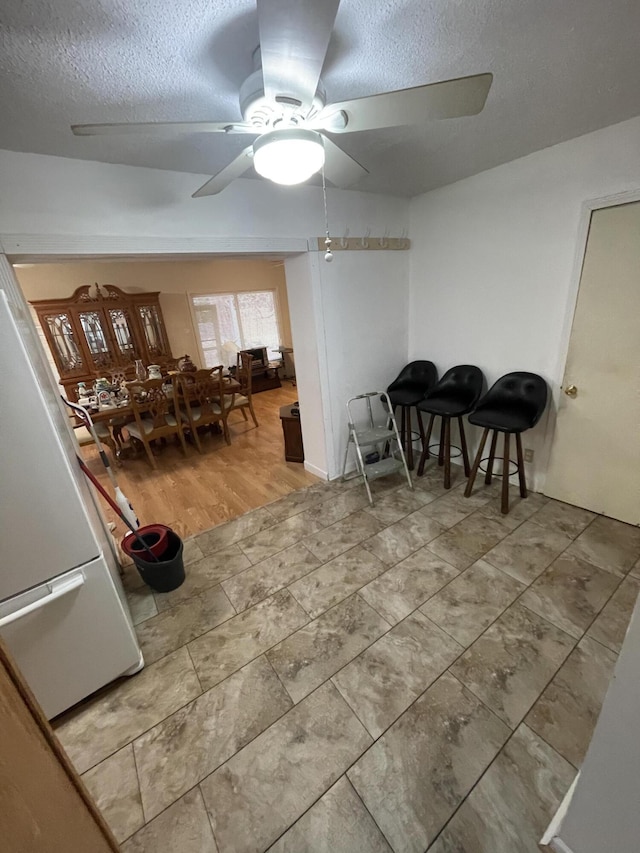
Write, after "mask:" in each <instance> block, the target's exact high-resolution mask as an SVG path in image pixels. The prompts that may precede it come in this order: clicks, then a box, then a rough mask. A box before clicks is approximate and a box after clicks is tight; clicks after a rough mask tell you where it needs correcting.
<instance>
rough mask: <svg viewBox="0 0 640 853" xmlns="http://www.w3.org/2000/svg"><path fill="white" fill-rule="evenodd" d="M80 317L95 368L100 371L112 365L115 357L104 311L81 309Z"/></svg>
mask: <svg viewBox="0 0 640 853" xmlns="http://www.w3.org/2000/svg"><path fill="white" fill-rule="evenodd" d="M78 318H79V320H80V325H81V326H82V331H83V332H84V337H85V340H86V342H87V347H88V349H89V355H90V356H91V361H92V362H93V366H94V367H95V369H96V370H97V371H100V370H102V369H103V368H106V367H112V366H113V363H114V359H113V355H112V353H111V351H110V349H109V339H108V337H107V332H106V330H105V327H104V315H103V314H102V311H80V312H78Z"/></svg>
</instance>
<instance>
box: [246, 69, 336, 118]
mask: <svg viewBox="0 0 640 853" xmlns="http://www.w3.org/2000/svg"><path fill="white" fill-rule="evenodd" d="M325 104H326V94H325V90H324V86H323V85H322V81H321V80H318V87H317V89H316V93H315V95H314V97H313V101H312V103H311V107H310V108H309V109H305V108H304V107H303V106H302V104H301V103H300V101H299V100H298V99H297V98H295V97H294V96H293V95H287V94H286V93H285V92H283V93H282V94H280V95H277V96H276V99H275V100H273V99H272V98H268V97H267V96H266V95H265V91H264V81H263V77H262V69H261V68H259V69H258V70H257V71H254V72H253V73H252V74H250V75H249V76H248V77H247V79H246V80H245V81H244V82H243V84H242V85H241V86H240V111H241V113H242V117H243V119H244V120H245V121H248V122H250V123H251V124H253V125H255V127H256V129H258V130H260V131H265V130H274V129H275V128H276V127H277V126H278V125H281V124H282V125H283V126H284V127H290V126H291V125H294V126H295V125H298V126H301V127H304V125H305V123H306V122H307V121H308V120H310V119H312V118H313V117H314V116H316V115H317V114H318V113H319V112H320V111H321V110H322V109H323V107H324V105H325Z"/></svg>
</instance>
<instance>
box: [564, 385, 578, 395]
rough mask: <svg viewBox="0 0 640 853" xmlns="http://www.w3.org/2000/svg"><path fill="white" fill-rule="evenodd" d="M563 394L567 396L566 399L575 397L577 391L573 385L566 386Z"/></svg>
mask: <svg viewBox="0 0 640 853" xmlns="http://www.w3.org/2000/svg"><path fill="white" fill-rule="evenodd" d="M564 393H565V394H566V395H567V397H577V396H578V389H577V388H576V386H575V385H567V387H566V388H565V389H564Z"/></svg>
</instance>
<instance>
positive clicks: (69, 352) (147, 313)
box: [31, 283, 173, 397]
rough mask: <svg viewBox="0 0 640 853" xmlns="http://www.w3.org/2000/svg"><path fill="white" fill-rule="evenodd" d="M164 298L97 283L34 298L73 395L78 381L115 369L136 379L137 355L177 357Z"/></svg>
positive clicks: (154, 360) (148, 360)
mask: <svg viewBox="0 0 640 853" xmlns="http://www.w3.org/2000/svg"><path fill="white" fill-rule="evenodd" d="M159 297H160V294H159V293H157V292H154V293H149V292H145V293H125V292H124V291H123V290H120V288H119V287H115V286H114V285H112V284H106V285H102V286H100V285H98V284H97V283H96V284H95V285H93V286H92V285H83V286H82V287H79V288H78V289H77V290H76V291H75V293H74V294H73V295H72V296H69V297H68V298H66V299H46V300H38V301H36V302H32V303H31V304H32V305H33V307H34V309H35V311H36V313H37V315H38V319H39V321H40V324H41V326H42V329H43V331H44V335H45V338H46V340H47V343H48V344H49V348H50V350H51V354H52V355H53V358H54V361H55V363H56V367H57V368H58V373H59V375H60V383H61V385H63V386H64V388H65V391H66V392H67V394H71V395H72V397H73V392H72V389H73V388H74V387H75V386H76V385H77V384H78V382H83V381H84V382H87V383H93V381H94V380H95V379H96V377H98V376H104V375H106V376H108V375H109V373H111V372H114V371H116V372H117V371H123V370H124V371H125V372H130V373H131V378H133V376H134V374H135V362H136V360H141V361H142V362H143V363H144V364H163V363H164V362H166V361H167V360H168V359H171V358H173V356H172V354H171V349H170V347H169V341H168V338H167V332H166V328H165V324H164V318H163V316H162V308H161V307H160V298H159Z"/></svg>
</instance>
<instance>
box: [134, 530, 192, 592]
mask: <svg viewBox="0 0 640 853" xmlns="http://www.w3.org/2000/svg"><path fill="white" fill-rule="evenodd" d="M147 535H149V537H154V536H155V534H153V533H150V534H146V533H143V534H142V536H141V538H142V539H143V540H144V541H145V542H146V543H147V545H152V544H153V542H147ZM167 538H168V540H169V541H168V544H167V547H166V549H165V551H164V552H163V554H162V557H161V558H160V559H159V560H158V562H157V563H151V562H149V561H148V560H143V559H142V557H139V556H138V555H137V554H135V553H132V554H131V558H132V560H133V562H134V563H135V564H136V568H137V569H138V571H139V572H140V577H141V578H142V580H143V581H144V582H145V583H146V584H148V586H150V587H151V589H154V590H155V591H156V592H171V590H172V589H177V588H178V587H179V586H181V584H182V583H184V562H183V560H182V551H183V549H184V543H183V541H182V539H181V538H180V537H179V536H178V534H177V533H174V532H173V530H168V531H167ZM140 553H142V554H146V555H147V556H148V554H147V552H146V551H142V550H141V551H140Z"/></svg>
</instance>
